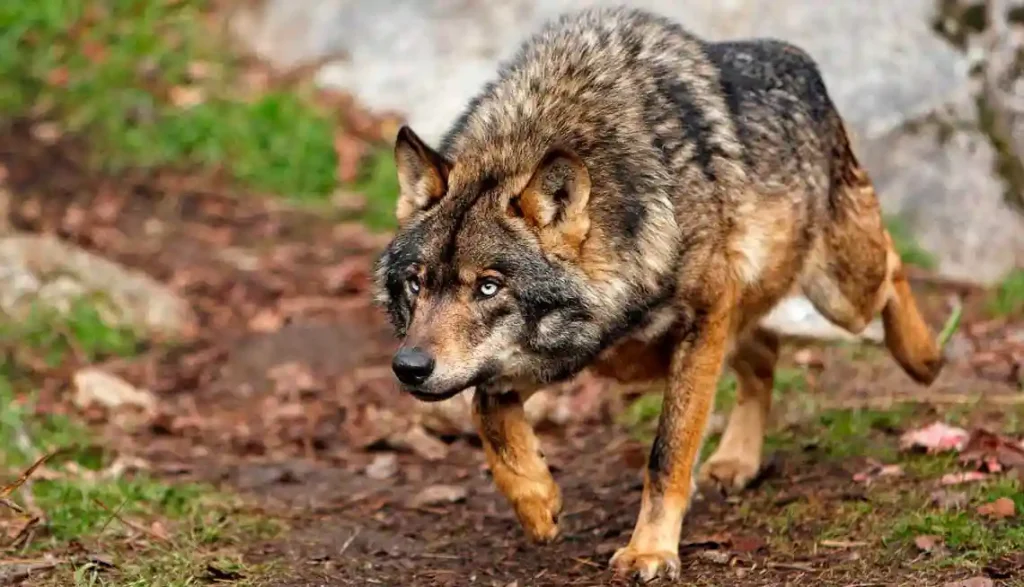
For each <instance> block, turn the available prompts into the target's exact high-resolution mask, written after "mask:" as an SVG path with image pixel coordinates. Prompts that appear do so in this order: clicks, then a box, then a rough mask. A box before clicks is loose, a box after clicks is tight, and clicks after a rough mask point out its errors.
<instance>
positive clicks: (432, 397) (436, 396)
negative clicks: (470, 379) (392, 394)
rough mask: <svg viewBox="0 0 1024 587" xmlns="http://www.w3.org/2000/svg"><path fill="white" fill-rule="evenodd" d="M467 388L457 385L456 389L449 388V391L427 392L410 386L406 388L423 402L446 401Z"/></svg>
mask: <svg viewBox="0 0 1024 587" xmlns="http://www.w3.org/2000/svg"><path fill="white" fill-rule="evenodd" d="M466 389H467V388H460V387H457V388H455V389H452V390H449V391H445V392H441V393H427V392H424V391H419V390H416V389H411V388H408V387H407V388H405V390H406V391H408V392H409V394H410V395H412V396H413V397H414V398H416V399H418V400H420V401H421V402H441V401H444V400H446V399H451V398H453V397H455V396H457V395H459V394H460V393H462V392H463V391H465V390H466Z"/></svg>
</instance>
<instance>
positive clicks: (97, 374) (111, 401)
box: [74, 367, 156, 411]
mask: <svg viewBox="0 0 1024 587" xmlns="http://www.w3.org/2000/svg"><path fill="white" fill-rule="evenodd" d="M74 385H75V397H74V402H75V405H77V406H78V407H79V408H81V409H85V408H88V407H89V406H92V405H97V404H98V405H100V406H103V407H104V408H107V409H118V408H121V407H124V406H135V407H139V408H143V409H144V410H147V411H148V410H152V409H153V408H154V407H155V406H156V397H154V396H153V394H152V393H151V392H150V391H148V390H144V389H138V388H136V387H135V386H133V385H132V384H130V383H128V382H127V381H125V380H124V379H121V378H120V377H118V376H116V375H112V374H110V373H107V372H106V371H103V370H100V369H97V368H95V367H86V368H84V369H80V370H79V371H78V372H76V373H75V375H74Z"/></svg>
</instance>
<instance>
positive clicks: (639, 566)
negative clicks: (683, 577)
mask: <svg viewBox="0 0 1024 587" xmlns="http://www.w3.org/2000/svg"><path fill="white" fill-rule="evenodd" d="M609 565H610V566H611V567H612V570H613V571H614V572H615V574H617V575H626V576H630V575H631V576H633V577H635V578H637V579H640V580H641V581H643V582H644V583H646V582H648V581H653V580H654V579H658V578H665V579H678V578H679V555H678V554H676V553H674V552H669V551H656V552H639V551H638V550H636V549H635V548H633V547H631V546H626V547H624V548H620V549H619V550H617V551H615V554H614V555H612V559H611V562H610V563H609Z"/></svg>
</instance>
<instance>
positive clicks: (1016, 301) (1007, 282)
mask: <svg viewBox="0 0 1024 587" xmlns="http://www.w3.org/2000/svg"><path fill="white" fill-rule="evenodd" d="M988 309H989V311H990V312H991V313H993V314H994V315H996V316H1010V315H1013V314H1020V313H1022V312H1024V269H1017V270H1014V271H1012V272H1011V273H1010V274H1009V275H1008V276H1007V277H1006V279H1004V280H1003V281H1002V283H1000V284H999V286H998V287H997V288H996V289H995V291H994V292H992V294H991V298H989V303H988Z"/></svg>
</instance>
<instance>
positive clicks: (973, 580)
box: [942, 577, 995, 587]
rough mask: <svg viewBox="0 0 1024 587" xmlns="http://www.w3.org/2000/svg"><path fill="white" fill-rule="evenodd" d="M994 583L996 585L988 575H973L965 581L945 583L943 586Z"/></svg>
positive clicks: (981, 586) (982, 586) (976, 586)
mask: <svg viewBox="0 0 1024 587" xmlns="http://www.w3.org/2000/svg"><path fill="white" fill-rule="evenodd" d="M993 585H995V582H993V581H992V579H989V578H988V577H971V578H970V579H964V580H963V581H952V582H950V583H945V584H943V586H942V587H993Z"/></svg>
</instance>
